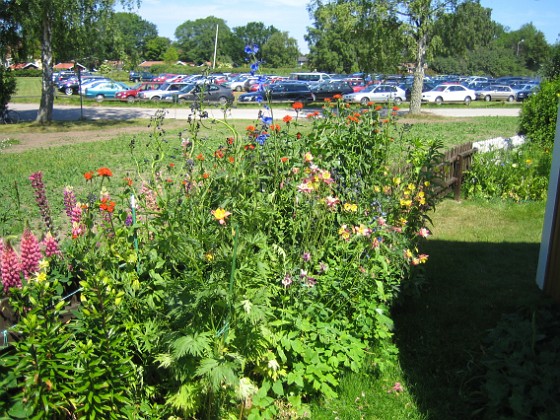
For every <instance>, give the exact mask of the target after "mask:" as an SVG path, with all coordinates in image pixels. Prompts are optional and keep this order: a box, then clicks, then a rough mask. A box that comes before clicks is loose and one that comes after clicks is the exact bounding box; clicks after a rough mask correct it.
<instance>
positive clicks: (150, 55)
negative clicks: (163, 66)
mask: <svg viewBox="0 0 560 420" xmlns="http://www.w3.org/2000/svg"><path fill="white" fill-rule="evenodd" d="M170 46H171V40H170V39H169V38H165V37H163V36H158V37H155V38H152V39H150V40H148V41H147V42H146V52H145V54H144V58H145V59H146V60H152V61H155V60H162V59H163V55H164V54H165V52H166V51H167V49H168V48H169V47H170Z"/></svg>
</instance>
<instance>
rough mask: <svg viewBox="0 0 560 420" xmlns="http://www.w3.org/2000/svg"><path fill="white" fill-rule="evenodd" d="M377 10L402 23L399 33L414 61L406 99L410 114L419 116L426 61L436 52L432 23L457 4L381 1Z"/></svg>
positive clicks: (423, 0) (450, 0) (444, 0)
mask: <svg viewBox="0 0 560 420" xmlns="http://www.w3.org/2000/svg"><path fill="white" fill-rule="evenodd" d="M377 3H378V4H379V6H382V7H387V8H388V9H389V10H391V11H393V12H394V13H397V14H398V15H399V16H401V17H402V18H403V19H404V23H403V29H404V31H405V34H406V35H407V40H408V45H409V47H410V50H411V53H412V54H411V55H412V57H413V58H414V82H413V85H412V93H411V99H410V113H411V114H419V113H420V111H421V104H422V88H423V84H424V72H425V66H426V59H427V58H428V57H430V56H431V54H432V53H433V50H434V49H435V48H437V45H438V42H439V38H438V37H437V35H436V33H435V23H436V22H437V20H438V19H439V18H440V17H441V16H443V15H444V14H445V13H448V12H450V11H454V10H455V8H456V7H457V3H459V1H457V0H384V1H383V0H381V1H378V2H377Z"/></svg>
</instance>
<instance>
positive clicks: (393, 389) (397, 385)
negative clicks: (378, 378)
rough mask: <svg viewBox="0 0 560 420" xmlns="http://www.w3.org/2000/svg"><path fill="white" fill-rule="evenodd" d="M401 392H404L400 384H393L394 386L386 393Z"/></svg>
mask: <svg viewBox="0 0 560 420" xmlns="http://www.w3.org/2000/svg"><path fill="white" fill-rule="evenodd" d="M403 391H404V388H403V386H402V385H401V383H400V382H395V385H393V387H392V388H391V389H390V390H389V391H387V392H389V393H391V392H394V393H396V394H398V393H399V392H403Z"/></svg>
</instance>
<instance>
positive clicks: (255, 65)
mask: <svg viewBox="0 0 560 420" xmlns="http://www.w3.org/2000/svg"><path fill="white" fill-rule="evenodd" d="M258 70H259V62H258V61H256V62H254V63H253V64H251V76H254V75H255V73H256V72H257V71H258Z"/></svg>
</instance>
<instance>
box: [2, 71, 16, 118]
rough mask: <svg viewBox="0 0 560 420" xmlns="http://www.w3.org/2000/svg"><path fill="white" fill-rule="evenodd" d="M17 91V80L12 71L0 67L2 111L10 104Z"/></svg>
mask: <svg viewBox="0 0 560 420" xmlns="http://www.w3.org/2000/svg"><path fill="white" fill-rule="evenodd" d="M15 91H16V78H15V77H14V74H13V72H12V71H10V70H8V69H6V68H5V67H4V66H0V110H2V109H4V108H5V106H6V105H7V104H8V102H10V99H11V98H12V95H13V94H14V92H15Z"/></svg>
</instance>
